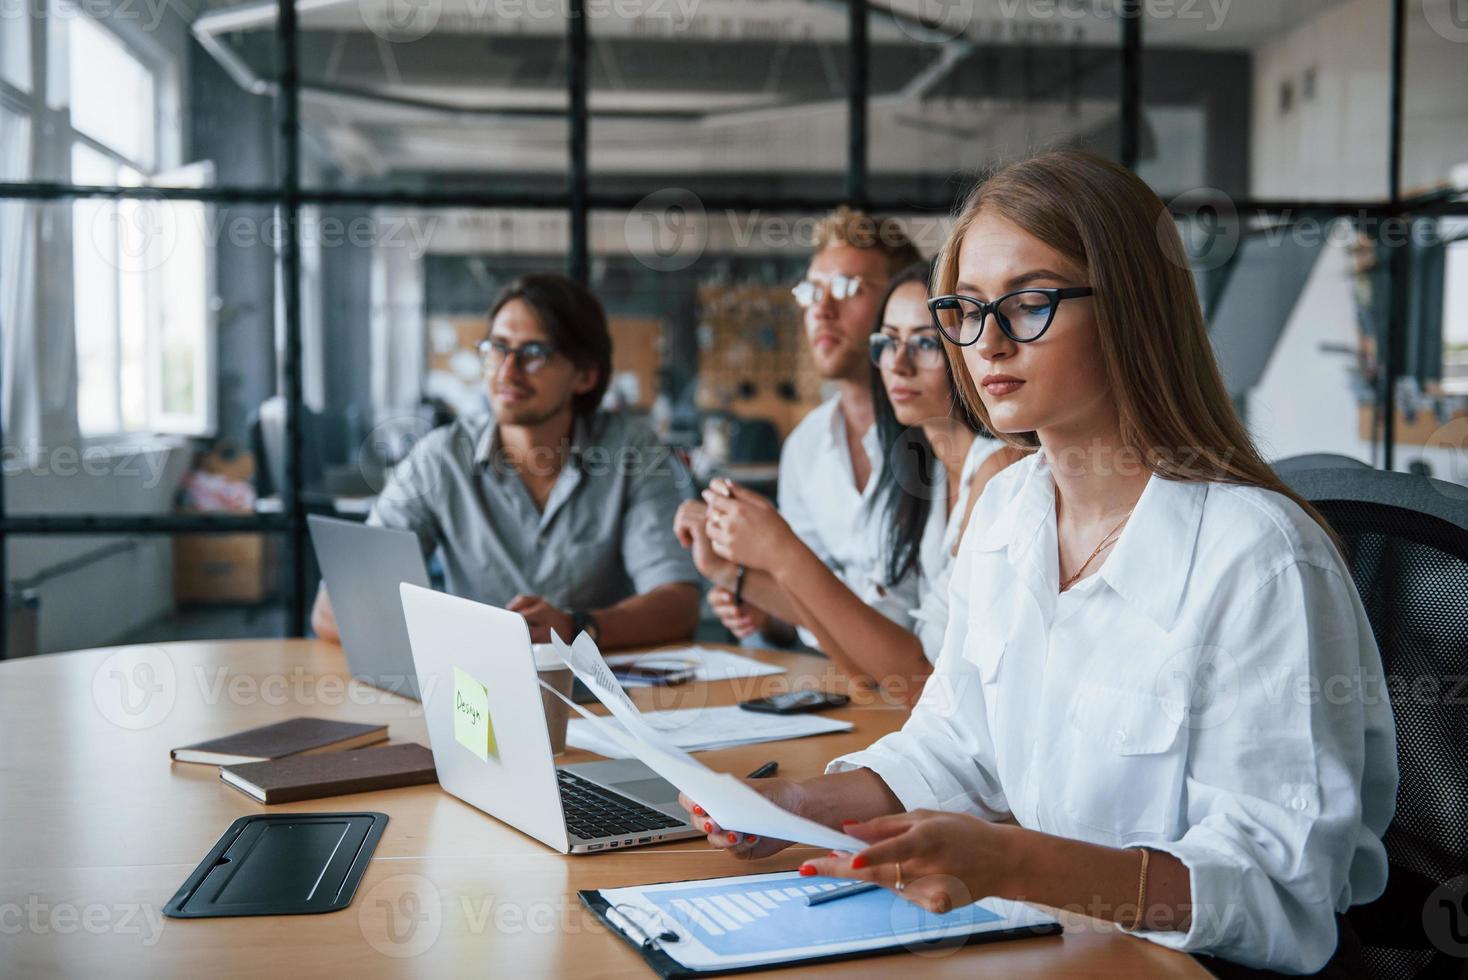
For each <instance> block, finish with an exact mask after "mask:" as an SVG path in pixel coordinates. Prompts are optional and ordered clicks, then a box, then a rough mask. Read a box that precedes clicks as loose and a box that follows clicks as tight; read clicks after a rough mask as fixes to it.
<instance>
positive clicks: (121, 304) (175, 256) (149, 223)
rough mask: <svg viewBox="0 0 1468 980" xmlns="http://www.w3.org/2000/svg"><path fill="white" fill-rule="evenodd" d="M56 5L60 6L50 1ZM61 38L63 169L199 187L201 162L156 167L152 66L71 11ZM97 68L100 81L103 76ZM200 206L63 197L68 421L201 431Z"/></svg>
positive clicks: (207, 274) (89, 427) (102, 431)
mask: <svg viewBox="0 0 1468 980" xmlns="http://www.w3.org/2000/svg"><path fill="white" fill-rule="evenodd" d="M57 9H58V10H63V11H67V8H57ZM67 12H68V13H69V16H68V17H66V18H65V20H64V21H57V22H55V26H56V27H58V28H60V30H59V31H58V36H60V37H64V38H65V42H64V44H59V45H58V46H59V47H60V48H61V49H62V50H63V51H64V52H65V54H64V58H65V78H66V80H67V84H66V89H65V96H64V100H63V101H64V103H65V108H66V110H67V113H68V118H69V120H70V127H69V130H68V131H67V133H66V136H65V138H66V139H67V141H68V142H69V144H70V146H69V151H70V153H69V155H70V161H71V175H72V180H73V181H74V182H75V183H78V184H94V185H102V186H117V187H137V186H152V185H169V186H175V187H176V186H193V187H198V186H204V185H206V184H208V183H210V182H211V181H210V178H211V176H212V171H211V170H210V168H209V167H207V166H206V165H194V166H192V167H186V168H181V169H179V170H175V171H172V172H167V173H164V172H161V171H160V169H159V167H158V160H159V155H160V154H159V146H160V143H161V137H163V134H161V133H159V132H158V129H157V124H156V123H157V120H160V119H163V118H166V117H165V116H164V114H162V113H160V112H159V106H160V99H161V95H162V93H161V92H160V87H161V85H160V79H161V77H162V76H161V74H160V73H159V72H158V71H157V70H155V68H154V67H152V66H150V65H149V64H148V63H147V62H145V60H144V59H143V58H142V57H140V56H139V55H138V54H137V53H135V52H134V51H132V50H131V49H130V48H128V47H127V46H126V45H125V44H123V43H122V41H120V40H118V39H117V38H116V37H114V36H113V35H112V34H111V33H109V32H108V31H107V30H106V29H105V28H103V27H102V26H101V25H100V24H98V23H97V22H95V21H93V20H92V19H90V18H89V17H86V16H82V15H80V14H78V13H76V12H74V11H67ZM103 79H105V84H104V83H103V81H102V80H103ZM210 216H211V215H210V208H208V206H206V205H203V204H199V203H193V202H171V201H165V200H162V199H159V200H150V199H146V198H142V199H139V198H128V199H124V200H106V199H101V198H85V199H81V200H77V201H75V202H73V204H72V214H71V218H72V229H71V230H72V235H71V246H72V249H71V251H72V255H71V259H72V262H71V265H72V293H73V298H72V303H73V312H74V323H75V337H76V366H77V406H76V407H77V429H78V432H79V433H80V434H81V435H82V436H83V437H94V438H95V437H106V436H112V435H117V434H121V433H143V432H157V433H178V434H187V435H204V434H207V433H209V432H211V431H212V429H213V426H214V417H213V391H212V387H213V366H212V363H211V361H212V334H213V324H212V311H211V309H210V297H211V295H212V288H211V286H212V268H211V266H212V262H211V250H210V247H209V236H208V228H209V220H208V219H209V218H210Z"/></svg>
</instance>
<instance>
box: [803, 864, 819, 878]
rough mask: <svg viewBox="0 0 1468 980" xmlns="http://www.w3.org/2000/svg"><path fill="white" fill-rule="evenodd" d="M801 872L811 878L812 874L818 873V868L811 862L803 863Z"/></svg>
mask: <svg viewBox="0 0 1468 980" xmlns="http://www.w3.org/2000/svg"><path fill="white" fill-rule="evenodd" d="M800 873H801V875H803V876H804V877H806V878H809V877H810V876H811V875H813V874H815V873H816V869H815V868H814V867H812V866H811V865H809V864H802V865H801V866H800Z"/></svg>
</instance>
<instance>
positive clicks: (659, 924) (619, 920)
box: [577, 871, 1063, 980]
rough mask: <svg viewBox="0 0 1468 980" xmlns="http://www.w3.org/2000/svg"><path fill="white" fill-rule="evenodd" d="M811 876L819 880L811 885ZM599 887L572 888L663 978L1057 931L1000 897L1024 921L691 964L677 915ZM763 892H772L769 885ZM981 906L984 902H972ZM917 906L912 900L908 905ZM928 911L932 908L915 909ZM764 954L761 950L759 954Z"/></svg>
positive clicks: (781, 877)
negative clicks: (683, 956) (678, 951)
mask: <svg viewBox="0 0 1468 980" xmlns="http://www.w3.org/2000/svg"><path fill="white" fill-rule="evenodd" d="M835 880H836V879H822V878H802V877H799V876H798V875H796V874H795V873H794V872H788V871H787V872H775V873H772V874H765V875H740V876H737V877H732V878H715V879H707V880H698V879H694V880H688V881H672V882H660V883H657V884H655V885H647V886H642V887H643V888H648V889H659V888H663V887H666V886H676V885H689V886H694V887H697V886H716V885H720V884H721V883H725V882H728V883H732V884H737V885H740V886H742V887H750V886H754V885H755V884H756V883H759V882H764V883H766V884H767V885H768V886H769V887H770V888H771V889H781V890H785V891H797V890H798V889H797V888H796V887H793V886H797V885H798V886H799V887H800V888H801V889H809V888H811V887H827V888H828V887H833V886H832V885H831V884H829V882H833V881H835ZM812 882H817V883H820V884H816V885H812V884H810V883H812ZM627 891H629V889H606V890H605V892H612V893H617V892H627ZM605 892H604V891H603V890H601V889H591V890H584V891H579V892H577V895H578V896H579V897H580V899H581V902H582V904H584V905H585V906H586V907H587V908H588V909H590V910H591V912H592V913H593V914H594V915H595V916H596V917H597V918H598V919H600V920H601V921H602V923H603V924H605V925H606V927H607V928H608V929H609V930H610V931H611V932H612V933H613V934H614V935H617V936H619V937H621V939H622V941H623V942H625V943H626V944H627V945H628V946H630V947H632V949H633V950H635V951H636V952H637V953H638V954H639V955H641V956H642V958H643V961H644V962H646V963H647V965H648V966H649V967H651V968H652V971H653V972H654V973H656V974H657V975H658V976H660V977H663V978H665V980H673V978H683V977H688V978H691V977H707V976H726V975H729V974H736V973H749V972H753V971H756V970H773V969H780V968H783V967H787V966H795V965H805V964H809V963H834V962H839V961H843V960H854V959H863V958H866V957H869V956H889V955H892V954H895V953H904V952H911V951H922V950H928V951H932V950H938V949H956V948H958V947H961V946H968V945H975V944H978V943H985V942H999V941H1003V940H1008V939H1021V938H1030V937H1038V936H1053V935H1058V934H1060V933H1061V932H1062V931H1063V927H1062V926H1061V924H1060V923H1059V922H1058V921H1056V920H1055V919H1053V918H1050V917H1049V916H1046V915H1044V914H1042V913H1039V912H1037V911H1035V910H1033V909H1030V908H1029V907H1028V906H1020V905H1019V903H1008V902H1005V903H1002V904H1003V905H1004V906H1006V907H1008V906H1017V907H1019V908H1022V909H1024V910H1026V912H1027V913H1028V914H1027V915H1025V916H1024V921H1023V922H1020V923H1016V924H1013V925H1010V926H1006V927H1001V928H994V927H993V926H992V925H990V924H986V925H984V926H981V927H977V928H975V929H973V930H972V931H968V932H964V933H961V934H957V935H953V934H949V935H945V936H943V937H941V938H938V939H936V940H935V941H931V942H927V941H922V940H918V941H914V940H913V939H911V938H898V939H896V940H895V941H893V942H889V943H878V944H877V945H868V946H866V948H862V949H854V950H853V949H833V950H831V951H829V952H820V951H811V950H805V949H802V950H797V951H792V954H791V955H788V956H787V955H780V954H775V955H774V958H771V959H767V960H764V961H763V962H758V963H748V962H745V963H738V964H731V965H728V966H713V967H706V966H697V965H689V964H687V963H685V962H683V961H682V960H680V959H679V958H678V957H677V956H675V955H672V953H671V952H670V949H672V948H673V947H674V946H675V945H676V943H677V942H678V941H680V940H681V939H686V938H687V933H689V932H690V931H691V930H690V928H689V927H688V926H687V925H686V924H685V923H684V922H681V921H678V920H675V919H672V918H671V917H670V916H668V915H666V914H657V913H649V912H648V911H647V910H646V909H644V908H642V907H641V906H637V905H630V904H628V903H625V902H616V901H613V899H612V898H609V897H608V895H607V894H606V893H605ZM768 894H774V892H773V891H770V892H768ZM872 894H873V895H874V896H877V895H882V896H886V900H887V901H890V902H902V901H904V900H903V899H900V898H898V897H897V896H895V895H893V894H892V893H891V892H886V891H881V892H874V893H872ZM857 901H860V899H859V898H851V899H844V900H843V901H842V902H841V903H828V904H826V905H819V906H816V907H815V908H816V909H839V908H840V907H841V906H842V905H844V904H845V903H846V902H853V903H854V902H857ZM978 904H979V906H980V907H982V908H984V909H985V910H986V911H987V905H986V903H978ZM796 907H799V908H801V909H804V908H806V906H805V904H804V902H803V901H800V902H797V901H796V900H794V899H793V898H792V899H791V908H796ZM911 907H912V908H913V909H917V906H911ZM918 914H925V915H929V916H931V915H932V913H921V911H920V910H919V912H918ZM991 915H992V917H993V918H1004V917H1002V916H999V915H998V914H996V913H991ZM877 939H878V937H875V936H873V937H870V941H872V942H876V941H877ZM762 955H764V954H762Z"/></svg>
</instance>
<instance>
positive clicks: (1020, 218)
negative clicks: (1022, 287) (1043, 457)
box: [932, 150, 1336, 541]
mask: <svg viewBox="0 0 1468 980" xmlns="http://www.w3.org/2000/svg"><path fill="white" fill-rule="evenodd" d="M980 214H992V215H997V216H999V217H1001V218H1004V219H1005V220H1007V221H1009V222H1011V223H1013V224H1014V225H1016V226H1018V227H1019V228H1021V229H1022V230H1024V231H1025V232H1028V233H1029V234H1031V235H1033V236H1034V237H1035V238H1037V239H1039V240H1040V241H1042V242H1044V243H1045V244H1046V245H1048V246H1050V247H1051V248H1053V249H1054V250H1055V251H1057V252H1059V253H1060V254H1061V255H1063V256H1065V258H1066V259H1068V260H1069V261H1070V262H1071V263H1072V264H1073V265H1075V266H1077V267H1078V268H1080V269H1082V270H1083V271H1084V272H1085V275H1086V279H1085V283H1084V284H1085V285H1089V286H1091V287H1093V288H1094V289H1095V291H1096V292H1095V295H1094V297H1093V299H1092V302H1093V304H1094V309H1095V315H1096V326H1097V332H1098V334H1099V340H1100V348H1101V360H1102V366H1103V367H1104V369H1105V372H1106V380H1107V383H1108V385H1109V387H1110V389H1111V392H1112V397H1113V398H1114V400H1115V402H1116V407H1117V412H1118V415H1119V416H1120V419H1121V439H1122V446H1123V448H1124V449H1125V450H1127V451H1128V452H1133V453H1135V454H1136V455H1137V457H1138V458H1139V459H1140V461H1141V463H1142V465H1144V466H1145V467H1146V468H1147V469H1148V470H1149V471H1150V472H1152V473H1155V474H1156V475H1158V476H1160V477H1164V478H1166V479H1170V480H1189V481H1215V482H1221V483H1233V484H1242V485H1245V486H1256V487H1263V488H1265V489H1267V490H1273V491H1275V492H1276V493H1281V494H1284V495H1285V496H1287V497H1289V498H1290V499H1291V500H1293V501H1294V502H1295V503H1297V504H1299V505H1300V507H1301V508H1303V509H1304V510H1305V512H1306V513H1307V514H1309V515H1310V516H1311V517H1312V518H1314V519H1315V520H1316V521H1317V522H1318V523H1319V524H1320V526H1321V527H1323V528H1325V531H1326V533H1327V534H1328V535H1329V536H1330V537H1331V539H1332V541H1335V540H1336V538H1335V535H1334V533H1333V532H1332V531H1331V528H1330V525H1329V524H1327V523H1326V522H1325V519H1324V518H1323V517H1321V516H1320V514H1319V513H1318V512H1316V510H1315V508H1313V507H1311V506H1310V504H1309V503H1308V502H1307V501H1305V500H1304V499H1303V498H1302V497H1300V495H1299V494H1297V493H1295V492H1294V491H1293V490H1291V489H1289V488H1288V487H1287V486H1285V485H1284V483H1283V482H1281V481H1280V479H1279V477H1277V476H1276V475H1275V473H1274V471H1273V470H1272V469H1270V468H1269V465H1268V464H1267V463H1265V462H1264V459H1263V458H1262V457H1261V456H1260V455H1259V451H1258V449H1256V448H1255V446H1254V441H1253V439H1251V438H1250V436H1249V433H1248V432H1247V430H1246V429H1245V428H1244V424H1243V422H1242V421H1241V420H1240V419H1239V416H1238V413H1237V412H1236V411H1235V410H1234V405H1233V401H1232V400H1231V399H1230V398H1229V395H1228V391H1227V389H1225V388H1224V384H1223V377H1222V375H1220V374H1219V371H1218V363H1217V361H1215V360H1214V357H1213V347H1212V345H1211V344H1210V342H1209V339H1208V330H1207V328H1206V326H1205V325H1204V321H1203V309H1202V306H1201V305H1200V304H1199V301H1198V291H1197V288H1196V287H1195V286H1194V284H1193V275H1192V272H1191V270H1190V269H1189V266H1188V259H1187V253H1186V252H1185V251H1184V250H1183V243H1182V239H1181V237H1180V236H1179V235H1178V232H1177V227H1176V225H1174V223H1173V220H1172V217H1171V216H1170V215H1169V214H1168V212H1167V209H1166V206H1165V205H1164V204H1163V203H1162V201H1161V199H1159V198H1158V197H1157V195H1156V194H1154V193H1153V192H1152V189H1151V188H1150V187H1148V186H1147V185H1146V184H1145V183H1143V181H1142V180H1141V179H1140V178H1138V177H1137V176H1136V175H1135V174H1133V173H1132V172H1131V171H1129V170H1127V169H1125V168H1124V167H1121V166H1119V165H1117V164H1115V163H1112V162H1111V161H1109V160H1106V159H1105V158H1103V157H1099V156H1096V155H1095V154H1092V153H1087V152H1084V151H1080V150H1052V151H1050V152H1046V153H1041V154H1039V155H1037V156H1033V157H1030V158H1028V159H1026V160H1020V161H1018V162H1016V163H1012V164H1009V165H1008V166H1005V167H1003V168H1001V169H999V170H996V171H994V172H993V173H991V174H989V175H988V176H986V177H984V178H983V179H981V180H980V181H979V183H978V185H977V186H976V187H975V188H974V189H973V191H971V192H970V193H969V195H968V198H967V199H966V200H965V201H964V203H963V205H962V207H961V209H960V211H959V214H958V220H957V221H956V222H955V223H954V226H953V230H952V231H951V232H950V233H949V235H948V239H947V241H945V242H944V244H943V248H942V249H941V251H939V253H938V257H937V259H936V261H935V262H934V264H933V282H932V295H934V296H941V295H946V294H949V293H952V292H954V291H955V288H956V286H957V283H958V258H959V250H960V248H961V247H962V244H963V238H964V235H965V233H966V232H967V231H968V229H969V227H970V226H971V225H972V224H973V222H974V220H975V219H976V218H977V217H978V216H979V215H980ZM990 328H991V329H994V326H993V324H990ZM943 345H944V348H945V350H946V351H947V353H948V358H949V361H950V363H951V364H952V366H953V377H954V383H955V387H956V388H957V390H958V395H959V397H960V398H961V399H962V400H963V402H964V404H965V405H966V406H967V407H968V408H969V410H970V411H972V412H973V413H974V415H975V416H977V417H978V418H979V419H980V420H981V421H982V422H983V423H984V426H985V427H986V428H988V429H989V430H990V431H991V432H992V431H994V428H993V426H992V425H991V424H990V420H989V414H988V412H987V411H986V410H985V409H984V403H983V400H982V399H981V398H980V397H979V393H978V389H977V388H976V387H975V385H974V380H973V378H972V377H971V376H970V375H969V372H968V368H967V367H966V366H965V365H964V362H963V356H962V353H961V349H960V348H958V347H957V346H955V345H954V344H952V343H950V342H949V341H948V339H947V338H946V337H945V338H944V341H943ZM1144 392H1145V394H1144ZM996 434H997V435H998V436H999V437H1000V438H1001V439H1003V440H1004V441H1005V442H1007V443H1009V444H1010V445H1013V446H1016V447H1025V448H1033V447H1034V446H1036V445H1038V439H1037V437H1036V435H1035V433H1033V432H1026V433H1019V434H1014V433H996Z"/></svg>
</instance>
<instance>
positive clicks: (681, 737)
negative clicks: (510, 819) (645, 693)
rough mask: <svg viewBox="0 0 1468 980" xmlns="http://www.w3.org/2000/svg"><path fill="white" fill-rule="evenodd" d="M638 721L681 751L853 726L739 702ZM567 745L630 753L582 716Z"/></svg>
mask: <svg viewBox="0 0 1468 980" xmlns="http://www.w3.org/2000/svg"><path fill="white" fill-rule="evenodd" d="M642 720H643V721H645V722H647V723H648V724H649V725H651V726H652V728H653V730H654V731H657V732H660V733H661V734H662V735H664V736H665V737H666V738H667V739H668V740H669V741H670V742H672V744H674V745H676V746H678V748H680V749H682V750H684V751H685V752H707V751H708V750H710V749H724V748H728V747H729V746H731V745H751V744H753V743H755V742H777V741H779V740H781V739H786V738H804V737H805V736H807V735H825V734H828V733H830V732H849V731H851V722H849V721H837V720H835V719H834V718H822V717H820V716H818V715H772V714H759V713H756V712H753V711H745V710H744V709H743V708H740V707H738V706H737V705H729V706H727V707H719V708H681V709H678V710H676V711H649V712H646V713H644V714H643V716H642ZM608 724H609V725H612V726H615V727H616V728H618V729H619V730H620V731H621V733H622V734H626V732H627V729H626V728H625V727H623V726H622V724H621V723H620V722H617V721H615V720H613V721H610V722H608ZM566 744H568V745H572V746H574V747H576V748H578V749H586V750H588V751H590V752H595V753H597V754H598V755H604V756H607V757H608V758H612V759H618V758H627V757H629V756H630V755H631V754H632V753H630V752H628V751H626V750H625V749H624V748H623V747H622V744H621V743H618V742H615V741H609V740H608V739H606V738H604V737H603V736H602V735H601V732H600V730H599V729H598V728H597V727H596V726H594V725H592V724H591V723H589V722H587V721H586V719H584V718H576V719H573V720H572V721H571V723H570V725H569V727H568V728H567V729H566Z"/></svg>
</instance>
